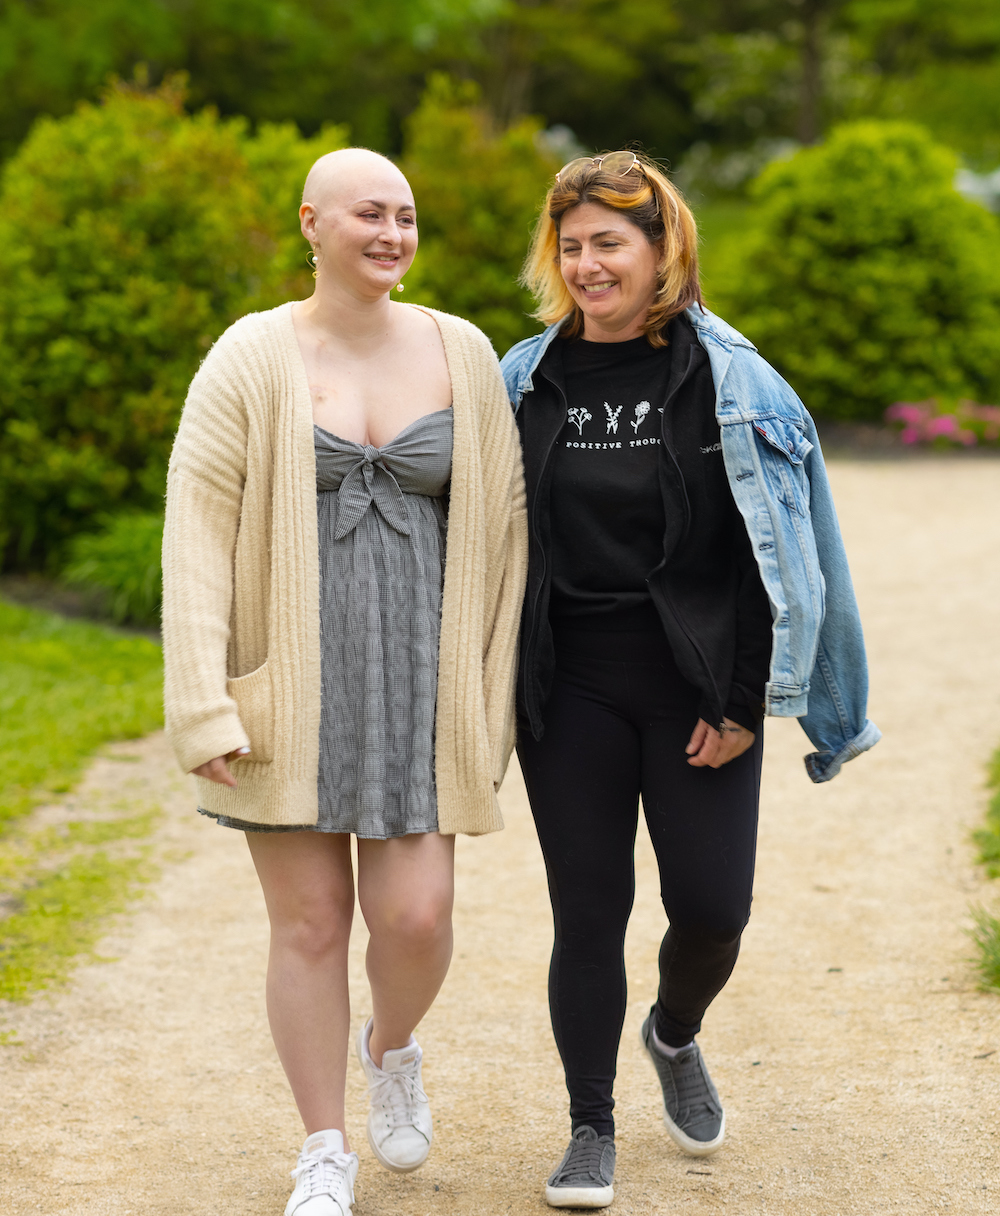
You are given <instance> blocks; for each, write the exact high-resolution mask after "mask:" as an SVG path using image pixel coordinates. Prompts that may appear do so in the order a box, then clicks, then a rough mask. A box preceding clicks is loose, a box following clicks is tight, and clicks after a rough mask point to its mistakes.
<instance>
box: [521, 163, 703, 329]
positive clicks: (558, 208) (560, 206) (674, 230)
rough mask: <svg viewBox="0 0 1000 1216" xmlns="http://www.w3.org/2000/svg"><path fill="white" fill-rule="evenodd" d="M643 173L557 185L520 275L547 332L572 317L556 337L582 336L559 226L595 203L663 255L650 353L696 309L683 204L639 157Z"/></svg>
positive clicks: (692, 239)
mask: <svg viewBox="0 0 1000 1216" xmlns="http://www.w3.org/2000/svg"><path fill="white" fill-rule="evenodd" d="M636 158H637V160H638V162H639V165H640V166H641V171H640V170H639V168H633V169H631V170H630V171H629V172H628V173H626V174H624V175H622V176H616V175H614V174H611V173H607V172H605V171H604V170H603V169H602V168H601V167H600V166H599V165H596V164H595V165H592V166H591V167H590V168H588V169H584V170H582V171H580V172H576V173H573V174H570V175H569V177H568V180H565V181H558V180H557V181H555V182H553V184H552V187H551V189H550V190H549V192H548V194H546V196H545V202H544V204H543V205H542V213H541V215H540V216H539V217H538V223H537V224H536V225H535V231H534V234H533V236H532V239H531V247H530V249H529V250H528V256H527V258H526V259H525V262H524V268H523V269H522V271H521V277H520V282H521V283H522V284H523V285H524V286H525V287H527V289H528V290H529V291H530V292H531V294H532V295H533V296H534V297H535V300H536V301H537V303H538V307H537V308H536V310H535V312H534V313H533V314H532V315H533V316H535V317H537V318H538V320H539V321H542V322H543V323H544V324H546V325H552V324H553V323H554V322H556V321H560V320H562V319H563V318H564V317H567V316H568V317H569V320H568V321H566V323H565V324H564V325H563V327H562V330H561V331H560V332H561V334H562V336H563V337H566V338H575V337H577V336H578V335H579V334H580V333H581V332H582V330H583V313H582V312H581V311H580V309H579V308H578V307H577V304H576V302H575V300H574V299H573V297H572V296H571V295H570V293H569V289H568V288H567V286H566V283H565V281H564V280H563V277H562V274H561V272H560V270H559V225H560V223H561V221H562V218H563V216H564V215H565V214H566V213H567V211H570V210H572V209H573V208H574V207H578V206H580V204H581V203H600V204H601V205H602V206H604V207H611V208H613V209H614V210H615V211H621V212H622V213H623V214H624V216H625V217H626V218H627V219H628V220H629V221H631V223H633V224H635V226H636V227H637V228H638V229H639V230H640V232H642V233H643V235H644V236H645V237H646V239H647V240H648V241H649V242H650V244H652V245H658V246H659V247H660V251H661V256H660V261H659V265H658V266H657V269H656V296H655V297H654V299H653V303H652V304H651V306H650V309H649V312H648V313H647V314H646V320H645V322H644V323H643V327H642V332H643V333H644V334H645V336H646V337H647V339H648V340H649V343H650V345H651V346H654V347H662V346H666V345H667V339H666V338H665V337H664V336H663V331H664V330H665V329H666V327H667V324H668V322H670V321H671V320H672V319H673V318H674V317H676V316H677V315H678V313H682V312H683V311H684V310H685V308H690V307H691V305H692V304H698V305H701V303H702V299H701V283H700V281H699V279H698V229H697V226H696V225H695V221H694V216H693V215H692V214H691V210H690V208H689V207H688V205H687V203H686V202H685V201H684V197H683V195H682V194H681V192H680V191H679V190H678V189H677V187H676V186H674V185H673V183H672V182H671V181H670V180H669V178H668V177H667V176H666V174H665V173H664V172H663V170H662V169H660V168H659V166H658V165H656V164H655V163H654V162H653V161H651V160H650V159H649V158H648V157H646V156H643V155H641V154H640V153H636Z"/></svg>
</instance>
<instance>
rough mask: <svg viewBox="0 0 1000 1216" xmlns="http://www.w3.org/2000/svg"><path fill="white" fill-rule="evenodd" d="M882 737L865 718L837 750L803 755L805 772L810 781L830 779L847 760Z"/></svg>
mask: <svg viewBox="0 0 1000 1216" xmlns="http://www.w3.org/2000/svg"><path fill="white" fill-rule="evenodd" d="M881 738H882V732H881V731H880V730H879V728H878V727H877V726H876V725H875V723H874V722H872V721H871V720H870V719H866V720H865V724H864V726H863V727H862V728H861V731H860V732H859V733H858V734H857V735H855V736H854V738H853V739H851V740H849V741H848V742H847V743H845V744H844V746H843V747H842V748H841V749H840V751H837V752H810V753H809V755H808V756H806V757H805V765H806V772H807V773H808V774H809V777H810V779H811V780H812V781H815V782H816V783H817V784H819V783H820V782H822V781H832V780H833V778H834V777H836V775H837V774H838V773H839V772H840V770H841V769H842V768H843V766H844V765H845V764H846V763H847V762H848V760H853V759H854V757H855V756H860V755H861V753H862V752H866V751H868V749H869V748H870V747H874V746H875V744H876V743H878V741H879V739H881Z"/></svg>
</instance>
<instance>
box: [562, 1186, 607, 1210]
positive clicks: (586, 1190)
mask: <svg viewBox="0 0 1000 1216" xmlns="http://www.w3.org/2000/svg"><path fill="white" fill-rule="evenodd" d="M614 1197H615V1188H614V1187H613V1186H547V1187H546V1188H545V1202H546V1203H547V1204H548V1205H549V1207H550V1208H606V1207H608V1206H610V1204H611V1201H612V1200H613V1199H614Z"/></svg>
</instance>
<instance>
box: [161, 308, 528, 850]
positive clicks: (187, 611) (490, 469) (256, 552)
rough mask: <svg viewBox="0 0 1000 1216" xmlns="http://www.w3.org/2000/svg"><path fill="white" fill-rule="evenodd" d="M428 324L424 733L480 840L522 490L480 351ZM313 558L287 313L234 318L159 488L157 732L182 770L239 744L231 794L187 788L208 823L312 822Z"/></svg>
mask: <svg viewBox="0 0 1000 1216" xmlns="http://www.w3.org/2000/svg"><path fill="white" fill-rule="evenodd" d="M393 307H394V308H406V307H412V305H405V304H395V303H394V304H393ZM424 311H425V312H427V313H428V314H429V315H430V316H431V317H433V319H434V320H435V321H436V322H437V325H438V328H439V330H440V332H441V337H442V340H443V342H444V350H445V356H446V358H447V362H448V370H449V372H450V373H451V384H452V393H453V410H454V453H453V458H452V475H451V488H450V497H449V506H448V537H447V550H446V557H445V572H444V591H443V597H442V607H441V645H440V660H439V666H438V696H437V711H436V721H435V732H436V733H435V749H436V750H435V776H436V782H437V802H438V826H439V830H440V831H441V832H442V833H446V834H452V833H455V832H466V833H469V834H471V835H477V834H479V833H483V832H492V831H495V830H497V829H498V828H502V827H503V820H502V818H501V816H500V809H499V807H498V805H497V799H496V790H497V788H498V787H499V784H500V781H501V779H502V778H503V774H504V771H505V770H506V767H507V761H508V760H509V758H510V753H511V749H512V747H513V741H514V676H515V668H516V660H517V631H518V625H519V622H520V614H521V600H522V597H523V594H524V582H525V573H526V568H527V528H526V519H525V499H524V477H523V473H522V468H521V454H520V447H519V444H518V439H517V434H516V431H515V427H514V420H513V417H512V415H511V409H510V403H509V402H508V400H507V393H506V391H505V390H504V384H503V379H502V378H501V375H500V368H499V365H498V363H497V359H496V355H495V354H494V353H493V349H492V347H491V346H490V344H489V342H488V340H487V339H486V337H485V336H484V335H483V334H482V333H480V331H479V330H478V329H476V328H475V327H474V326H472V325H470V324H468V322H466V321H462V320H460V319H459V318H458V317H452V316H449V315H448V314H446V313H440V312H435V311H433V310H432V309H425V310H424ZM318 545H319V542H318V532H317V516H316V463H315V454H314V441H313V418H312V402H311V399H310V395H309V384H308V380H307V377H306V371H305V366H304V364H303V362H302V356H301V353H300V351H299V346H298V341H297V339H296V336H295V330H294V328H293V325H292V315H291V305H290V304H285V305H282V306H281V307H280V308H275V309H273V310H272V311H270V312H263V313H252V314H251V315H250V316H247V317H244V318H243V319H242V320H240V321H237V322H236V324H235V325H233V326H231V327H230V328H229V329H228V330H226V332H225V333H224V334H223V335H222V337H221V338H219V340H218V342H216V343H215V345H214V346H213V347H212V349H211V351H209V353H208V356H207V357H206V359H205V361H204V363H203V364H202V366H201V368H200V370H199V371H198V373H197V375H196V376H195V378H194V381H193V382H192V384H191V389H190V392H189V393H188V398H187V401H186V403H185V406H184V412H183V414H182V416H181V422H180V428H179V430H178V432H177V439H176V442H175V444H174V449H173V453H172V455H171V458H170V467H169V473H168V477H167V508H166V525H165V528H164V534H163V652H164V664H165V669H166V671H165V682H164V703H165V710H166V727H167V734H168V736H169V738H170V741H171V743H172V745H173V747H174V750H175V751H176V753H177V758H178V760H179V761H180V764H181V767H182V768H183V769H184V771H185V772H190V771H191V769H193V768H197V766H198V765H199V764H203V763H204V762H205V761H206V760H210V759H212V758H213V757H214V756H223V755H226V754H228V753H229V752H231V751H235V750H236V749H237V748H239V747H245V746H249V747H250V755H249V757H248V758H247V759H245V760H238V761H235V762H234V763H233V764H232V770H233V773H234V775H235V776H236V778H237V781H238V785H237V788H236V789H235V790H233V789H230V788H229V787H227V786H223V785H218V784H215V783H213V782H210V781H205V780H201V779H199V781H198V795H199V798H200V800H201V801H200V805H201V806H202V807H204V808H205V809H206V810H209V811H212V812H214V813H217V814H223V815H230V816H232V817H234V818H236V819H242V820H246V821H247V822H250V823H260V824H312V823H315V822H316V819H317V814H318V805H317V792H316V785H317V776H318V767H319V727H320V629H319V553H318Z"/></svg>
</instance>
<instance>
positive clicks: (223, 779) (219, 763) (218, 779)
mask: <svg viewBox="0 0 1000 1216" xmlns="http://www.w3.org/2000/svg"><path fill="white" fill-rule="evenodd" d="M750 737H751V739H752V738H753V736H752V735H751V736H750ZM249 755H250V749H249V747H238V748H237V749H236V751H234V752H229V754H228V755H226V756H216V757H215V759H214V760H206V761H205V763H204V764H199V765H198V767H197V768H193V769H192V770H191V772H192V773H194V775H195V776H196V777H204V778H205V780H206V781H214V782H215V783H216V784H217V785H228V786H229V787H230V789H236V778H235V777H234V776H233V774H232V773H231V772H230V771H229V766H228V765H227V764H226V761H227V760H235V759H236V758H237V757H238V756H249Z"/></svg>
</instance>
